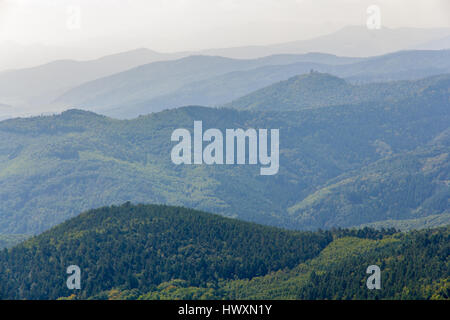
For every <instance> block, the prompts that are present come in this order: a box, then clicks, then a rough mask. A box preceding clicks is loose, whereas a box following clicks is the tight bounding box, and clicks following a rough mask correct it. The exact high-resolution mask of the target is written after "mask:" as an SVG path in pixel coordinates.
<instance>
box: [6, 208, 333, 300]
mask: <svg viewBox="0 0 450 320" xmlns="http://www.w3.org/2000/svg"><path fill="white" fill-rule="evenodd" d="M330 241H331V238H330V235H329V234H328V233H315V234H313V233H298V232H288V231H284V230H280V229H275V228H270V227H264V226H260V225H255V224H250V223H245V222H241V221H236V220H232V219H227V218H223V217H219V216H216V215H211V214H207V213H203V212H198V211H194V210H191V209H185V208H179V207H167V206H155V205H147V206H144V205H138V206H132V205H130V204H124V205H122V206H119V207H109V208H108V207H105V208H100V209H97V210H92V211H89V212H86V213H83V214H81V215H80V216H78V217H76V218H74V219H72V220H69V221H67V222H65V223H63V224H62V225H59V226H57V227H55V228H53V229H51V230H50V231H48V232H45V233H43V234H42V235H40V236H37V237H35V238H32V239H30V240H28V241H26V242H25V243H23V244H21V245H19V246H17V247H15V248H13V249H11V250H10V251H3V252H1V253H0V298H2V299H5V298H8V299H10V298H12V299H56V298H59V297H64V296H69V295H70V294H71V293H73V291H72V292H71V291H69V290H68V289H67V287H66V286H65V283H66V281H65V279H66V277H67V274H66V268H67V267H68V266H69V265H72V264H75V265H78V266H79V267H80V268H81V270H82V274H83V290H81V291H80V294H79V295H78V297H80V298H88V297H91V296H94V295H95V294H99V293H100V292H102V291H104V290H107V289H111V288H114V287H119V286H124V287H126V288H128V289H134V288H136V289H138V290H139V291H143V292H146V291H150V290H153V289H155V288H156V287H157V286H158V285H160V284H161V283H162V282H165V281H170V280H172V279H183V280H185V281H186V283H187V284H189V285H192V286H204V285H206V284H210V285H217V283H218V281H219V280H223V279H235V278H253V277H255V276H261V275H265V274H267V273H269V272H271V271H276V270H279V269H282V268H292V267H294V266H295V265H297V264H298V263H300V262H302V261H306V260H307V259H310V258H312V257H314V256H316V255H317V254H318V253H319V252H320V251H321V250H322V249H323V248H324V247H325V246H326V245H327V244H328V243H329V242H330Z"/></svg>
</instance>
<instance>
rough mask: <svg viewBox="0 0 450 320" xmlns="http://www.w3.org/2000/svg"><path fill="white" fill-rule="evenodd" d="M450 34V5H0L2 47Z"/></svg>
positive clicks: (267, 1)
mask: <svg viewBox="0 0 450 320" xmlns="http://www.w3.org/2000/svg"><path fill="white" fill-rule="evenodd" d="M370 5H377V6H378V7H379V8H380V17H381V24H382V26H384V27H390V28H399V27H416V28H440V27H450V1H449V0H368V1H366V0H101V1H100V0H0V43H5V42H8V41H13V42H17V43H20V44H23V45H30V44H44V45H48V46H62V47H83V46H87V47H89V46H104V47H105V46H106V47H110V49H111V50H112V51H114V50H115V51H125V50H130V49H134V48H137V47H147V48H150V49H153V50H156V51H161V52H175V51H186V50H201V49H206V48H221V47H233V46H242V45H261V44H272V43H279V42H286V41H294V40H302V39H308V38H313V37H316V36H318V35H323V34H327V33H331V32H333V31H336V30H338V29H340V28H342V27H344V26H348V25H365V23H366V20H367V15H368V14H367V12H366V10H367V8H368V7H369V6H370Z"/></svg>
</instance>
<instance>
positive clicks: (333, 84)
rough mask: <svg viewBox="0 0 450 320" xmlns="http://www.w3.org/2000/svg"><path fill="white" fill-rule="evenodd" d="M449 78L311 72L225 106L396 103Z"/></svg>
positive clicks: (282, 107) (444, 85) (265, 107)
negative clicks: (360, 80)
mask: <svg viewBox="0 0 450 320" xmlns="http://www.w3.org/2000/svg"><path fill="white" fill-rule="evenodd" d="M449 81H450V75H439V76H434V77H429V78H425V79H421V80H415V81H389V82H380V83H367V84H360V85H355V84H351V83H350V82H348V81H346V80H344V79H341V78H338V77H336V76H333V75H331V74H327V73H320V72H316V71H311V72H310V73H309V74H302V75H297V76H294V77H292V78H289V79H288V80H285V81H281V82H278V83H275V84H272V85H270V86H268V87H265V88H262V89H259V90H257V91H255V92H252V93H250V94H248V95H245V96H243V97H241V98H239V99H236V100H235V101H233V102H231V103H228V104H226V105H225V107H230V108H237V109H246V110H259V111H263V110H278V111H289V110H290V111H293V110H301V109H309V108H318V107H326V106H333V105H348V104H359V103H364V102H369V101H379V102H380V101H384V102H385V103H396V102H398V101H400V100H403V99H406V98H418V99H419V98H420V97H421V96H422V95H423V93H424V92H426V91H427V90H434V89H438V90H439V88H448V84H449Z"/></svg>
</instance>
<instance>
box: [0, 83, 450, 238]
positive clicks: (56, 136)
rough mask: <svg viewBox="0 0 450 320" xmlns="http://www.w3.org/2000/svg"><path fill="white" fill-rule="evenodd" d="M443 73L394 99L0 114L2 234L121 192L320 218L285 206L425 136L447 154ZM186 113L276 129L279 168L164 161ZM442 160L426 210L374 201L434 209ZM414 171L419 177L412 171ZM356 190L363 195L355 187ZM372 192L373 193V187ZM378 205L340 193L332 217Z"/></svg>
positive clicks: (210, 123)
mask: <svg viewBox="0 0 450 320" xmlns="http://www.w3.org/2000/svg"><path fill="white" fill-rule="evenodd" d="M448 81H449V80H446V78H443V79H441V80H439V81H437V82H436V83H435V84H434V85H433V86H429V87H427V88H426V89H424V90H420V91H419V92H418V94H417V95H416V96H414V97H413V98H406V99H403V100H399V101H396V102H395V103H390V102H367V103H362V104H354V105H343V106H334V107H322V108H316V109H306V110H299V111H292V112H274V111H266V112H260V111H258V112H256V111H255V112H253V111H237V110H231V109H214V108H204V107H185V108H179V109H175V110H168V111H163V112H160V113H155V114H152V115H148V116H143V117H139V118H137V119H133V120H127V121H125V120H114V119H110V118H107V117H104V116H100V115H97V114H94V113H90V112H85V111H80V110H71V111H67V112H64V113H62V114H61V115H55V116H46V117H35V118H26V119H13V120H7V121H2V122H0V151H1V152H0V187H1V188H0V199H2V201H1V202H0V218H1V219H0V233H1V234H35V233H39V232H42V231H44V230H47V229H48V228H49V227H51V226H53V225H55V224H58V223H60V222H62V221H64V220H66V219H67V218H70V217H73V216H74V215H76V214H77V213H78V212H81V211H84V210H88V209H91V208H95V207H99V206H104V205H111V204H119V203H123V202H125V201H132V202H135V203H165V204H170V205H183V206H187V207H192V208H196V209H201V210H206V211H209V212H213V213H218V214H222V215H225V216H230V217H237V218H240V219H243V220H247V221H253V222H258V223H262V224H267V225H274V226H282V227H286V228H292V229H305V228H308V229H310V228H313V229H314V228H325V227H330V226H331V225H330V224H329V223H326V222H325V221H323V219H319V220H317V221H316V222H314V223H313V222H312V221H313V220H309V221H307V220H302V219H300V218H299V216H300V215H299V214H297V215H296V214H291V213H289V211H288V208H292V207H294V206H295V205H296V204H298V203H301V202H302V201H304V200H305V199H307V198H308V197H310V196H311V195H313V194H315V193H316V192H317V191H318V190H319V189H321V188H323V187H324V186H327V185H331V184H333V182H332V179H335V178H337V177H339V176H341V175H343V174H347V173H352V174H354V175H355V176H358V170H360V169H363V168H365V167H367V166H369V165H370V164H371V163H375V162H376V161H379V160H381V159H383V158H386V157H393V156H395V155H397V154H399V155H402V154H403V155H405V154H406V155H408V152H413V151H415V150H419V149H418V148H421V147H424V148H427V145H428V144H430V143H434V144H438V145H441V149H440V150H441V151H440V152H441V154H445V153H447V152H448V151H446V150H448V143H447V142H446V141H448V137H449V136H448V134H447V133H448V123H450V119H449V113H448V108H449V100H448V88H449V85H448ZM195 120H202V121H203V126H204V129H205V130H206V128H219V129H221V130H222V131H223V130H225V129H226V128H251V127H254V128H269V129H270V128H279V130H280V136H281V138H280V170H279V173H278V174H277V175H275V176H261V175H260V174H259V166H229V165H228V166H208V165H203V166H194V165H192V166H186V165H185V166H176V165H174V164H172V162H171V161H170V151H171V149H172V147H173V145H174V144H173V143H171V142H170V136H171V133H172V132H173V130H175V129H176V128H188V129H190V130H192V127H193V123H194V121H195ZM433 157H434V156H431V157H430V158H433ZM406 158H407V157H406ZM443 159H445V158H443ZM420 161H422V160H420V157H419V158H418V160H417V163H420ZM381 163H382V164H383V162H381ZM445 163H446V162H445V161H444V165H443V166H441V167H437V168H438V169H439V168H440V169H439V170H442V171H439V170H438V171H436V172H432V174H431V175H429V176H426V177H425V180H426V183H422V184H418V185H417V188H419V190H418V191H417V192H419V194H421V196H420V197H418V198H416V199H414V201H413V202H412V203H414V208H419V207H422V206H425V204H426V206H425V207H424V208H429V209H430V210H428V209H427V210H425V209H424V210H419V211H417V212H416V211H413V210H411V208H410V207H404V208H402V206H409V205H411V204H410V203H408V204H406V203H403V202H402V201H400V202H399V201H398V198H395V197H391V198H389V197H388V198H387V199H389V202H391V201H392V203H385V204H384V206H388V207H389V206H392V208H394V207H395V208H397V209H398V210H400V211H399V212H402V213H401V216H398V217H395V218H396V219H402V220H404V219H418V218H423V217H426V216H428V215H435V214H440V213H444V212H445V211H446V210H448V206H447V205H446V204H445V203H442V200H440V199H442V195H444V194H445V192H444V193H442V192H443V191H442V190H443V189H444V190H445V188H448V185H447V186H445V185H443V184H442V183H441V182H439V181H445V179H444V178H441V177H445V176H446V173H445V170H447V169H446V168H447V167H446V166H445ZM384 164H385V166H386V168H384V169H383V168H382V169H380V170H386V171H389V170H391V169H390V167H389V161H387V162H384ZM413 168H418V167H417V166H414V167H413ZM364 170H365V169H364ZM377 170H378V169H377ZM417 174H418V175H419V176H421V175H423V173H421V172H420V170H419V171H417ZM417 174H412V176H415V175H417ZM427 174H428V173H427ZM406 176H407V175H406ZM362 177H364V175H363V176H362ZM364 179H365V178H364ZM427 179H434V180H427ZM436 179H437V180H436ZM439 179H440V180H439ZM373 183H374V184H377V185H379V186H381V185H383V186H389V187H392V188H394V189H392V190H386V191H385V192H386V194H388V195H389V194H391V193H392V194H393V195H394V194H397V195H400V194H401V192H409V191H408V190H404V191H401V192H400V191H399V190H397V191H396V189H395V188H397V187H396V186H397V185H396V184H395V183H392V184H383V183H382V184H380V181H377V180H376V179H374V180H373ZM437 185H439V186H440V187H439V188H437V187H434V186H437ZM374 186H375V185H374ZM431 186H433V188H431V189H429V188H430V187H431ZM358 192H362V193H361V194H360V195H359V197H363V196H364V190H359V191H358ZM379 196H380V197H379V201H382V199H383V196H382V193H380V194H379ZM427 199H428V200H427ZM324 201H325V202H326V198H324ZM422 201H423V202H424V203H422ZM425 201H427V202H426V203H425ZM429 201H431V202H429ZM435 201H436V203H434V202H435ZM397 202H399V203H398V204H395V203H397ZM376 203H377V202H376V201H374V202H369V203H366V205H367V206H369V207H367V208H365V209H367V211H371V210H372V211H371V212H377V214H373V215H364V216H363V217H357V218H355V215H352V214H349V215H347V214H348V213H349V212H355V211H354V210H356V208H360V209H361V204H358V203H354V204H352V207H348V205H349V203H348V202H346V201H341V202H339V203H338V204H339V205H340V204H342V207H340V208H339V209H338V210H336V212H338V214H337V217H336V220H333V221H335V222H339V225H345V226H357V225H361V224H367V223H374V222H381V221H384V220H386V219H390V220H392V218H393V216H392V215H390V214H387V213H386V211H383V210H378V211H377V210H375V211H374V209H373V208H371V207H370V206H371V205H375V204H376ZM327 206H328V205H327ZM327 206H325V207H327ZM436 208H439V211H436V210H435V209H436ZM360 209H358V210H360ZM291 210H292V209H291Z"/></svg>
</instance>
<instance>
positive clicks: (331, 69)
mask: <svg viewBox="0 0 450 320" xmlns="http://www.w3.org/2000/svg"><path fill="white" fill-rule="evenodd" d="M449 61H450V50H444V51H405V52H399V53H393V54H388V55H385V56H381V57H374V58H368V59H365V60H360V59H356V60H351V59H350V60H349V59H347V58H338V57H335V56H329V55H323V54H308V55H299V56H296V55H293V56H292V55H287V56H286V55H279V56H269V57H266V58H261V59H256V60H232V59H228V58H222V57H208V56H193V57H187V58H183V59H180V60H176V61H168V62H158V63H152V64H148V65H143V66H139V67H137V68H135V69H131V70H128V71H125V72H122V73H118V74H115V75H112V76H109V77H106V78H101V79H98V80H95V81H91V82H87V83H84V84H83V85H81V86H79V87H76V88H73V89H71V90H69V91H68V92H66V93H65V94H63V95H62V96H61V97H59V98H58V99H57V101H58V103H60V104H62V105H71V106H77V107H81V108H83V109H86V110H90V111H94V112H99V113H102V114H105V115H108V116H112V117H118V118H133V117H136V116H139V115H141V114H147V113H150V112H157V111H161V110H164V109H170V108H174V107H179V106H183V105H208V106H219V105H222V104H225V103H227V102H229V101H231V100H234V99H236V98H239V97H240V96H242V95H245V94H248V93H251V92H252V91H254V90H257V89H260V88H263V87H265V86H267V85H270V84H273V83H276V82H278V81H280V80H286V79H288V78H289V77H291V76H294V75H298V74H303V73H307V72H309V71H310V70H315V71H320V72H326V73H331V74H334V75H337V76H341V77H345V78H347V79H349V80H350V81H352V82H355V83H364V82H379V81H389V80H412V79H418V78H423V77H426V76H430V75H437V74H444V73H448V72H449V71H450V62H449Z"/></svg>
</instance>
